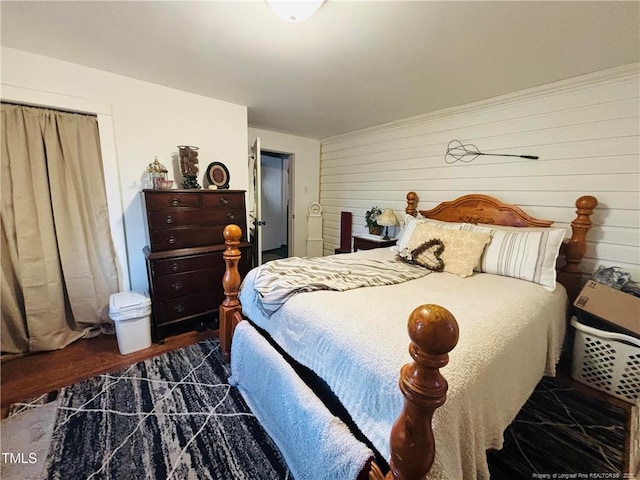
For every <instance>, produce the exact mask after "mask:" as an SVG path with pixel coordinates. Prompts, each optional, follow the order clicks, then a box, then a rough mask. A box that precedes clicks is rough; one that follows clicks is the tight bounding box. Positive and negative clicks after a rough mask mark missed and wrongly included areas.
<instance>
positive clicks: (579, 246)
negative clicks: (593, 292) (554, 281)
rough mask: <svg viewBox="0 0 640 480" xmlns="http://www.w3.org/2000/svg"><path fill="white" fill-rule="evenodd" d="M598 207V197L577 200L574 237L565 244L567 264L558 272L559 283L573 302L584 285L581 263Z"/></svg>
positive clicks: (572, 226) (588, 196)
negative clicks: (593, 216)
mask: <svg viewBox="0 0 640 480" xmlns="http://www.w3.org/2000/svg"><path fill="white" fill-rule="evenodd" d="M597 205H598V200H597V199H596V197H592V196H591V195H584V196H582V197H580V198H578V199H577V200H576V218H575V219H574V220H573V221H572V222H571V230H572V235H571V238H570V239H569V240H568V242H566V243H565V244H564V250H563V253H564V255H565V261H566V262H567V263H566V264H565V265H564V266H563V267H562V268H561V269H560V271H559V272H558V281H559V282H560V283H562V284H563V285H564V286H565V288H566V290H567V294H568V295H569V300H570V301H571V302H573V300H574V299H575V298H576V296H577V295H578V292H579V291H580V287H581V284H582V271H581V270H580V262H581V261H582V258H583V257H584V254H585V253H586V250H587V232H588V231H589V229H590V228H591V219H590V217H591V215H592V214H593V210H594V209H595V208H596V206H597Z"/></svg>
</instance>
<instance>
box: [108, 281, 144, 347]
mask: <svg viewBox="0 0 640 480" xmlns="http://www.w3.org/2000/svg"><path fill="white" fill-rule="evenodd" d="M109 317H110V318H111V320H113V321H114V323H115V325H116V337H117V339H118V350H120V353H121V354H122V355H126V354H128V353H132V352H137V351H138V350H142V349H143V348H148V347H150V346H151V298H150V297H149V292H147V291H146V290H132V291H130V292H120V293H114V294H113V295H111V297H110V298H109Z"/></svg>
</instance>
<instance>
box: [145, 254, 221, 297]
mask: <svg viewBox="0 0 640 480" xmlns="http://www.w3.org/2000/svg"><path fill="white" fill-rule="evenodd" d="M219 263H220V262H219ZM223 275H224V266H223V265H217V266H216V267H214V268H209V269H207V270H194V271H191V272H186V273H177V274H175V275H165V276H162V277H158V278H157V279H156V280H155V287H154V290H153V292H154V293H155V294H157V295H160V296H161V298H173V297H180V296H184V295H189V294H192V293H198V292H206V291H208V290H211V286H212V285H216V284H222V276H223Z"/></svg>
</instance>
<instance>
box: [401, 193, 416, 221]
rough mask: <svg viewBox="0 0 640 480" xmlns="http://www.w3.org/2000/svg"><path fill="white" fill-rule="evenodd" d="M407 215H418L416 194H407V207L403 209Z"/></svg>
mask: <svg viewBox="0 0 640 480" xmlns="http://www.w3.org/2000/svg"><path fill="white" fill-rule="evenodd" d="M404 211H405V213H406V214H407V215H411V216H412V217H415V216H416V215H417V214H418V194H417V193H416V192H409V193H407V206H406V207H405V209H404Z"/></svg>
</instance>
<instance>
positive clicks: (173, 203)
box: [169, 197, 180, 207]
mask: <svg viewBox="0 0 640 480" xmlns="http://www.w3.org/2000/svg"><path fill="white" fill-rule="evenodd" d="M169 205H171V206H172V207H177V206H178V205H180V199H179V198H176V197H173V198H172V199H171V200H169Z"/></svg>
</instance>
